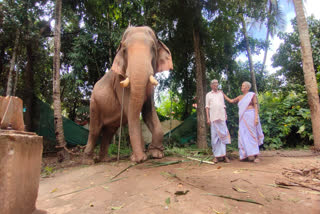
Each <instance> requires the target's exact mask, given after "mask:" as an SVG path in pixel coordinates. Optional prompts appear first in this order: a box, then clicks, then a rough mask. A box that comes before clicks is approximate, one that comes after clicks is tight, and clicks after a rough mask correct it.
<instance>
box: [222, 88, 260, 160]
mask: <svg viewBox="0 0 320 214" xmlns="http://www.w3.org/2000/svg"><path fill="white" fill-rule="evenodd" d="M250 88H251V84H250V83H249V82H243V83H242V86H241V92H242V95H240V96H238V97H236V98H234V99H230V98H229V97H227V96H226V95H225V94H224V97H225V99H226V100H227V101H228V102H229V103H238V107H239V134H238V147H239V155H240V160H244V159H246V158H248V159H249V160H250V161H253V162H255V163H257V162H259V161H260V160H259V158H258V155H259V153H260V152H259V146H260V145H262V144H263V139H264V135H263V132H262V128H261V124H260V120H259V112H258V105H257V97H256V94H255V93H253V92H249V90H250Z"/></svg>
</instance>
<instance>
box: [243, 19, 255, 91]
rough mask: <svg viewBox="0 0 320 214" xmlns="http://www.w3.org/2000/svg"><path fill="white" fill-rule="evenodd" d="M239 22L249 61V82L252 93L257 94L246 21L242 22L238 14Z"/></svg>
mask: <svg viewBox="0 0 320 214" xmlns="http://www.w3.org/2000/svg"><path fill="white" fill-rule="evenodd" d="M239 16H240V20H241V23H242V33H243V37H244V40H245V43H246V49H247V56H248V61H249V68H250V74H251V81H252V86H253V90H254V93H256V94H258V89H257V81H256V74H255V72H254V69H253V61H252V53H251V48H250V44H249V36H248V31H247V24H246V21H245V20H244V17H243V14H240V15H239Z"/></svg>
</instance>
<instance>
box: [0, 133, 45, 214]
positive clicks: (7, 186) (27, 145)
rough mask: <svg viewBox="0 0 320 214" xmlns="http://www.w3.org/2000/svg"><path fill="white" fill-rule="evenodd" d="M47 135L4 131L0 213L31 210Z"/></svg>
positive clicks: (18, 213) (1, 138) (0, 148)
mask: <svg viewBox="0 0 320 214" xmlns="http://www.w3.org/2000/svg"><path fill="white" fill-rule="evenodd" d="M42 142H43V139H42V137H40V136H37V135H36V134H34V133H30V132H23V131H13V130H11V131H9V130H1V131H0V213H4V214H31V213H32V212H33V211H34V210H35V204H36V200H37V196H38V188H39V180H40V170H41V159H42V149H43V146H42Z"/></svg>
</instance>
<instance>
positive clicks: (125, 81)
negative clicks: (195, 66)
mask: <svg viewBox="0 0 320 214" xmlns="http://www.w3.org/2000/svg"><path fill="white" fill-rule="evenodd" d="M129 83H130V80H129V77H127V78H126V79H125V80H123V81H121V82H120V85H121V87H122V88H126V87H128V85H129Z"/></svg>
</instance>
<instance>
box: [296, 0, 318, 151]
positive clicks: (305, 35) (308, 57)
mask: <svg viewBox="0 0 320 214" xmlns="http://www.w3.org/2000/svg"><path fill="white" fill-rule="evenodd" d="M293 3H294V8H295V11H296V18H297V25H298V31H299V37H300V44H301V55H302V67H303V75H304V82H305V85H306V86H305V87H306V90H307V96H308V103H309V106H310V112H311V122H312V130H313V138H314V146H315V148H316V149H317V150H320V103H319V93H318V85H317V79H316V75H315V71H314V66H313V59H312V49H311V45H310V35H309V31H308V24H307V20H306V17H305V14H304V10H303V2H302V0H293Z"/></svg>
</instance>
